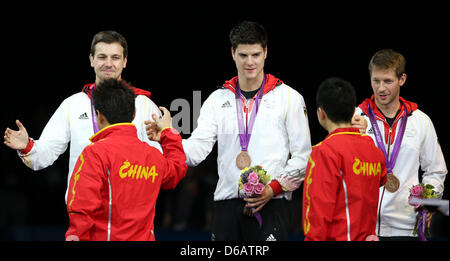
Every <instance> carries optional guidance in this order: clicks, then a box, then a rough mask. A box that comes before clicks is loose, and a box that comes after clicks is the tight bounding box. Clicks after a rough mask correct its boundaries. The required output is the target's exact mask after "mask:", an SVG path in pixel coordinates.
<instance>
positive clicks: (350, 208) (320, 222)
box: [302, 78, 386, 241]
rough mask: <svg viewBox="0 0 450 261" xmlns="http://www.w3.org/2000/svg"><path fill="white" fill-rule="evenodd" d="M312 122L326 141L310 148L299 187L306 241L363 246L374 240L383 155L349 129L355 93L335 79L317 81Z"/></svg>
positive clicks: (362, 137)
mask: <svg viewBox="0 0 450 261" xmlns="http://www.w3.org/2000/svg"><path fill="white" fill-rule="evenodd" d="M316 104H317V118H318V120H319V123H320V125H321V126H322V127H323V128H325V129H326V130H327V131H328V133H329V134H328V136H327V137H326V138H325V139H324V140H323V141H322V142H320V143H319V144H317V145H315V146H314V147H313V149H312V152H311V156H310V157H309V160H308V166H307V168H306V177H305V183H304V184H303V212H302V215H303V232H304V234H305V240H306V241H355V240H357V241H362V240H370V239H371V238H373V237H376V236H375V227H376V223H377V206H378V190H379V188H380V186H382V185H383V184H384V183H385V182H386V167H385V160H384V156H383V154H382V153H381V151H380V150H379V149H378V148H377V147H376V146H375V144H374V143H373V141H372V139H371V138H370V137H369V136H367V135H361V133H360V132H359V130H358V128H355V127H352V123H351V121H352V117H353V114H354V112H355V106H356V94H355V90H354V88H353V86H352V85H351V84H350V83H349V82H347V81H344V80H342V79H339V78H329V79H327V80H325V81H323V82H322V84H321V85H320V86H319V89H318V91H317V95H316Z"/></svg>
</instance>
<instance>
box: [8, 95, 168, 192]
mask: <svg viewBox="0 0 450 261" xmlns="http://www.w3.org/2000/svg"><path fill="white" fill-rule="evenodd" d="M148 94H150V93H148ZM135 107H136V116H135V118H134V120H133V123H134V124H135V125H136V128H137V134H138V137H139V139H140V140H142V141H145V142H147V143H148V144H150V145H151V146H154V147H156V148H158V149H159V150H160V151H161V152H162V149H161V146H160V145H159V143H158V142H154V141H150V140H149V139H148V137H147V133H146V130H145V124H144V120H150V119H152V117H151V115H152V114H153V113H155V114H157V115H161V113H160V110H159V109H158V107H157V106H156V105H155V104H154V103H153V102H152V101H151V100H150V99H149V98H148V97H146V96H144V95H137V96H136V99H135ZM92 135H94V127H93V123H92V112H91V101H90V98H89V97H88V95H87V94H86V93H84V92H79V93H76V94H74V95H72V96H70V97H68V98H66V99H65V100H64V101H63V102H62V103H61V105H60V106H59V107H58V109H57V110H56V111H55V113H54V114H53V116H52V117H51V118H50V120H49V121H48V123H47V125H46V126H45V128H44V130H43V131H42V134H41V136H40V137H39V140H34V145H33V147H32V148H31V150H30V151H29V152H26V153H25V154H23V153H21V152H20V151H17V152H18V154H19V156H20V158H21V159H22V161H23V162H24V163H25V165H27V166H28V167H29V168H31V169H33V170H40V169H43V168H46V167H48V166H50V165H52V164H53V162H54V161H55V160H56V159H58V157H59V155H61V154H62V153H64V152H65V151H66V149H67V145H68V144H69V142H70V156H69V173H68V175H67V186H68V185H69V181H70V177H71V176H72V172H73V168H74V167H75V163H76V161H77V159H78V157H79V155H80V153H81V152H82V151H83V149H84V148H85V147H86V146H87V145H89V144H90V143H91V142H90V141H89V138H90V137H91V136H92ZM65 196H66V197H65V198H66V200H67V189H66V195H65Z"/></svg>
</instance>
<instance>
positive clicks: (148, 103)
mask: <svg viewBox="0 0 450 261" xmlns="http://www.w3.org/2000/svg"><path fill="white" fill-rule="evenodd" d="M135 106H136V110H142V113H139V114H138V113H137V112H136V117H140V118H139V119H135V120H133V123H134V125H135V126H136V129H137V132H138V137H139V139H140V140H142V141H143V142H146V143H147V144H148V145H150V146H152V147H155V148H157V149H158V150H159V151H160V152H161V153H163V150H162V147H161V144H159V142H156V141H152V140H149V138H148V136H147V130H146V129H145V127H146V126H145V123H144V121H146V120H150V121H153V118H152V115H153V114H156V116H157V117H159V116H161V111H160V110H159V108H158V106H156V104H155V103H154V102H153V101H152V100H150V99H149V98H148V97H146V96H144V95H138V96H137V97H136V102H135Z"/></svg>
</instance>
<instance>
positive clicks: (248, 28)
mask: <svg viewBox="0 0 450 261" xmlns="http://www.w3.org/2000/svg"><path fill="white" fill-rule="evenodd" d="M228 37H229V38H230V42H231V46H232V47H233V49H234V50H236V48H237V46H238V45H239V44H261V46H262V48H263V49H265V48H266V46H267V32H266V30H265V29H264V27H263V26H262V25H260V24H258V23H256V22H251V21H243V22H241V23H240V24H238V25H236V26H235V27H233V29H231V32H230V34H229V36H228Z"/></svg>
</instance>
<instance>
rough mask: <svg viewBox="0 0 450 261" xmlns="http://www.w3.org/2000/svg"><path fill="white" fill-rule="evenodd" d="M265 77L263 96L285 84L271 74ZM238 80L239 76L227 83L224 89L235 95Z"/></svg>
mask: <svg viewBox="0 0 450 261" xmlns="http://www.w3.org/2000/svg"><path fill="white" fill-rule="evenodd" d="M265 77H266V83H265V84H264V90H263V94H266V93H268V92H270V91H271V90H273V89H275V88H276V87H278V86H280V85H281V84H283V81H281V80H280V79H278V78H276V77H275V76H273V75H271V74H266V75H265ZM237 79H238V77H237V76H235V77H233V78H231V79H230V80H228V81H226V82H225V83H224V84H223V85H222V87H224V88H227V89H228V90H230V91H232V92H233V93H235V88H236V82H237Z"/></svg>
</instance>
